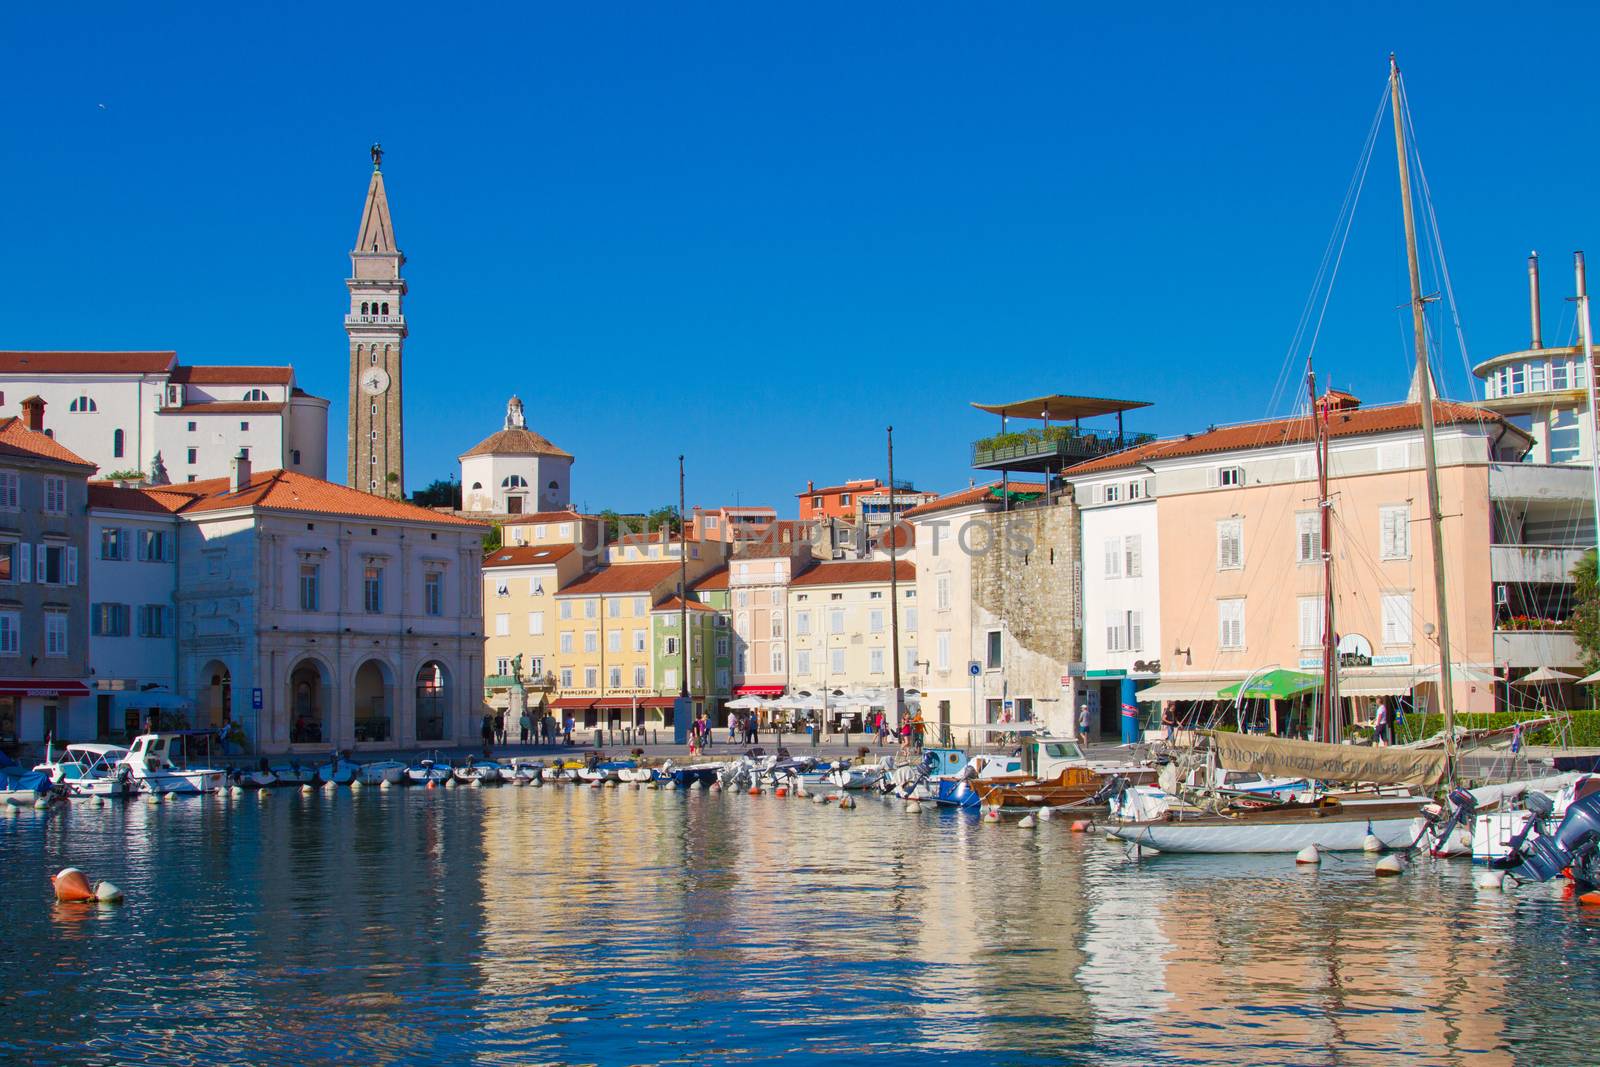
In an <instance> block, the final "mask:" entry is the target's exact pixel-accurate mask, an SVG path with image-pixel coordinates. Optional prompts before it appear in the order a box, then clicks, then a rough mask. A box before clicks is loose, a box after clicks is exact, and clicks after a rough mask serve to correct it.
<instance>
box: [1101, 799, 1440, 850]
mask: <svg viewBox="0 0 1600 1067" xmlns="http://www.w3.org/2000/svg"><path fill="white" fill-rule="evenodd" d="M1426 803H1427V798H1426V797H1386V796H1375V797H1368V798H1363V799H1350V800H1335V799H1333V798H1332V797H1323V798H1321V799H1320V800H1318V801H1315V802H1312V803H1302V802H1298V801H1295V802H1289V803H1284V804H1266V805H1264V806H1262V807H1252V808H1238V809H1228V810H1225V811H1224V812H1223V813H1221V814H1213V813H1201V812H1195V813H1190V812H1183V811H1177V810H1172V811H1169V812H1167V814H1166V816H1164V817H1162V818H1160V819H1156V820H1150V821H1144V820H1141V821H1138V822H1122V823H1110V824H1108V825H1107V826H1106V832H1107V833H1108V834H1110V835H1111V836H1112V837H1115V838H1117V839H1118V840H1121V841H1126V842H1128V843H1129V844H1132V845H1139V846H1142V847H1145V848H1153V849H1156V850H1157V851H1159V852H1299V851H1300V850H1301V849H1304V848H1306V847H1308V846H1310V845H1315V846H1316V847H1317V848H1319V849H1321V850H1322V851H1324V852H1359V851H1361V850H1362V849H1363V848H1365V847H1366V841H1367V837H1368V836H1369V835H1370V836H1373V837H1376V838H1377V839H1378V840H1379V841H1381V842H1382V843H1383V845H1384V847H1385V848H1406V847H1409V846H1410V845H1411V844H1412V843H1413V842H1414V841H1416V840H1417V838H1418V836H1419V835H1420V834H1421V833H1422V829H1423V826H1424V823H1423V821H1422V808H1423V805H1424V804H1426Z"/></svg>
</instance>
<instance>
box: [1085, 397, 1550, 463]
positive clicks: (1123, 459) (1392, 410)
mask: <svg viewBox="0 0 1600 1067" xmlns="http://www.w3.org/2000/svg"><path fill="white" fill-rule="evenodd" d="M1433 421H1434V424H1435V425H1438V426H1461V425H1470V424H1473V423H1477V424H1481V425H1487V424H1490V423H1496V424H1500V425H1504V426H1506V427H1508V428H1510V429H1513V430H1515V429H1516V428H1515V427H1514V426H1512V425H1511V424H1510V423H1508V422H1506V421H1505V420H1504V419H1502V418H1501V417H1500V416H1499V415H1496V414H1495V413H1494V412H1492V411H1489V410H1488V409H1487V408H1480V407H1474V406H1473V405H1471V404H1458V403H1456V402H1454V401H1451V400H1436V401H1434V404H1433ZM1421 425H1422V407H1421V405H1419V404H1385V405H1383V406H1381V407H1371V408H1349V409H1345V410H1338V411H1334V412H1333V413H1332V414H1331V415H1330V416H1329V418H1328V435H1329V436H1330V437H1358V436H1361V435H1362V434H1372V433H1394V432H1395V431H1397V430H1416V429H1420V428H1421ZM1517 432H1518V433H1522V431H1521V430H1517ZM1313 436H1314V434H1313V429H1312V425H1311V420H1310V419H1309V418H1308V417H1306V416H1304V415H1300V416H1296V417H1295V418H1290V419H1269V420H1267V421H1264V422H1248V423H1244V424H1242V425H1239V426H1224V427H1222V428H1221V429H1217V430H1208V431H1207V432H1205V433H1197V434H1190V435H1188V436H1185V437H1172V438H1168V439H1166V440H1163V441H1152V442H1150V443H1149V444H1145V445H1137V446H1135V447H1133V448H1129V449H1124V450H1123V451H1121V452H1113V453H1112V454H1111V455H1109V456H1101V457H1099V458H1098V459H1091V460H1087V461H1085V462H1083V463H1079V464H1077V465H1076V466H1073V467H1068V468H1067V470H1066V472H1065V473H1066V474H1068V475H1078V474H1098V473H1100V472H1101V471H1114V470H1122V469H1123V468H1125V467H1133V466H1137V465H1138V464H1141V463H1149V462H1151V461H1152V460H1162V459H1181V458H1183V457H1186V456H1203V455H1207V454H1209V453H1213V452H1232V451H1236V450H1238V449H1244V448H1269V447H1273V446H1276V445H1287V444H1301V443H1309V442H1310V441H1311V440H1312V438H1313Z"/></svg>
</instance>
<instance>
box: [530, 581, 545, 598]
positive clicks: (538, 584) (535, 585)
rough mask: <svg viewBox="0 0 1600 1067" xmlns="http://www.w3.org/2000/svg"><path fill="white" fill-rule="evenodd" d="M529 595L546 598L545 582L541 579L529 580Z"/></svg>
mask: <svg viewBox="0 0 1600 1067" xmlns="http://www.w3.org/2000/svg"><path fill="white" fill-rule="evenodd" d="M528 595H529V596H544V582H543V580H541V579H539V578H529V579H528Z"/></svg>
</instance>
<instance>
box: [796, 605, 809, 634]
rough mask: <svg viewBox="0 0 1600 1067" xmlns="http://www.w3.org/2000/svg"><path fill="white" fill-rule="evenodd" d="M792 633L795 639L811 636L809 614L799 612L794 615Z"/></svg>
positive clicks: (807, 612)
mask: <svg viewBox="0 0 1600 1067" xmlns="http://www.w3.org/2000/svg"><path fill="white" fill-rule="evenodd" d="M794 633H795V636H796V637H810V636H811V612H809V611H800V612H796V613H795V617H794Z"/></svg>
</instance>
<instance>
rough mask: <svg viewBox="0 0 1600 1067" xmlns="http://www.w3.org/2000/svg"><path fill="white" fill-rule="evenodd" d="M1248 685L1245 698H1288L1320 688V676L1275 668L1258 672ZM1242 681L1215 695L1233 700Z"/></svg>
mask: <svg viewBox="0 0 1600 1067" xmlns="http://www.w3.org/2000/svg"><path fill="white" fill-rule="evenodd" d="M1248 681H1249V683H1250V684H1249V685H1248V686H1246V687H1245V690H1244V698H1245V699H1246V700H1288V699H1289V698H1290V697H1297V696H1299V695H1300V694H1301V693H1307V692H1310V691H1311V690H1313V689H1320V688H1322V677H1321V676H1320V675H1316V674H1302V673H1301V672H1299V671H1286V670H1282V669H1279V670H1275V671H1268V672H1267V673H1265V674H1258V675H1256V676H1254V677H1253V678H1250V679H1248ZM1241 685H1244V683H1243V682H1235V683H1234V684H1233V685H1230V686H1228V687H1227V688H1226V689H1222V690H1219V691H1218V692H1217V696H1219V697H1221V698H1222V699H1224V700H1234V699H1236V698H1237V697H1238V696H1239V686H1241Z"/></svg>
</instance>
